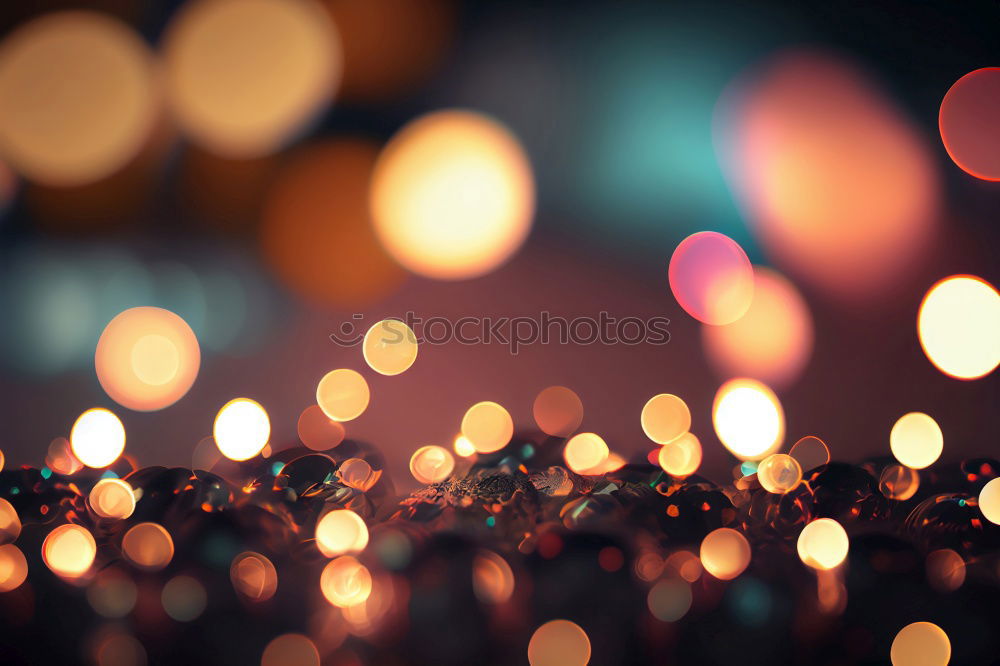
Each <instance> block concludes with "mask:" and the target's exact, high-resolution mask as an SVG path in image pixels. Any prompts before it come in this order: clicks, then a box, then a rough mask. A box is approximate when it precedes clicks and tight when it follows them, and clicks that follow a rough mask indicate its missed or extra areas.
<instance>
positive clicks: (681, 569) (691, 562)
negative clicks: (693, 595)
mask: <svg viewBox="0 0 1000 666" xmlns="http://www.w3.org/2000/svg"><path fill="white" fill-rule="evenodd" d="M663 565H664V567H665V568H667V569H670V570H673V572H674V573H676V574H677V575H678V576H680V577H681V578H683V579H684V580H686V581H687V582H689V583H693V582H695V581H697V580H698V579H699V578H701V572H702V570H703V568H702V566H701V560H700V559H698V556H697V555H695V554H694V553H692V552H691V551H689V550H678V551H676V552H673V553H671V554H670V557H668V558H667V559H666V560H665V561H664V563H663Z"/></svg>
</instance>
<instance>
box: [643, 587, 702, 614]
mask: <svg viewBox="0 0 1000 666" xmlns="http://www.w3.org/2000/svg"><path fill="white" fill-rule="evenodd" d="M692 600H693V596H692V594H691V585H690V584H688V582H687V581H685V580H683V579H681V578H664V579H663V580H660V581H658V582H657V583H656V585H654V586H653V587H651V588H649V593H648V594H647V595H646V605H647V606H648V607H649V612H650V613H652V614H653V617H655V618H656V619H657V620H659V621H660V622H676V621H677V620H679V619H681V618H682V617H684V615H685V614H686V613H687V612H688V610H689V609H690V608H691V601H692Z"/></svg>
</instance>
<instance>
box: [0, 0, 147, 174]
mask: <svg viewBox="0 0 1000 666" xmlns="http://www.w3.org/2000/svg"><path fill="white" fill-rule="evenodd" d="M155 81H156V77H155V76H154V73H153V62H152V57H151V54H150V52H149V48H148V47H147V46H146V45H145V43H144V42H143V40H142V38H141V37H140V36H139V35H137V34H136V33H135V32H134V31H133V30H131V29H130V28H129V27H128V26H126V25H125V24H123V23H121V22H120V21H117V20H115V19H112V18H110V17H108V16H106V15H104V14H103V13H98V12H89V11H67V12H55V13H51V14H47V15H44V16H42V17H41V18H38V19H35V20H33V21H31V22H29V23H27V24H25V25H23V26H21V27H20V28H18V29H17V30H16V31H14V32H13V33H12V34H10V35H8V36H7V37H6V38H5V39H4V41H3V45H2V47H0V153H2V154H3V156H4V159H5V160H7V161H8V162H9V164H10V165H11V166H13V167H14V168H15V169H17V170H18V171H20V172H21V173H23V174H24V175H26V176H27V177H28V178H30V179H32V180H34V181H37V182H40V183H45V184H47V185H55V186H73V185H83V184H87V183H92V182H94V181H96V180H99V179H101V178H104V177H105V176H109V175H111V174H112V173H113V172H115V171H117V170H119V169H120V168H122V167H124V166H125V165H126V163H128V162H129V161H130V160H131V159H132V158H133V157H135V156H136V155H137V154H138V153H139V151H140V149H141V148H142V146H143V144H145V143H146V141H147V139H148V138H149V136H150V134H151V131H152V128H153V125H154V123H155V121H156V117H157V113H158V110H157V103H158V94H157V91H156V84H155Z"/></svg>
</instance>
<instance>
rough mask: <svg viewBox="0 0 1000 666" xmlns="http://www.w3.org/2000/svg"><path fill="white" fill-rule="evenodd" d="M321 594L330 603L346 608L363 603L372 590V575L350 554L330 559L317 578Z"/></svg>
mask: <svg viewBox="0 0 1000 666" xmlns="http://www.w3.org/2000/svg"><path fill="white" fill-rule="evenodd" d="M319 586H320V590H321V591H322V592H323V596H324V597H326V600H327V601H329V602H330V603H331V604H332V605H334V606H337V607H339V608H347V607H349V606H356V605H357V604H360V603H364V602H365V601H366V600H367V599H368V596H369V595H370V594H371V592H372V575H371V573H370V572H369V571H368V569H367V568H366V567H365V566H364V565H363V564H361V563H360V562H358V561H357V560H356V559H354V558H353V557H351V556H350V555H343V556H341V557H338V558H337V559H335V560H330V562H329V564H327V565H326V566H325V567H324V568H323V573H322V574H321V575H320V579H319Z"/></svg>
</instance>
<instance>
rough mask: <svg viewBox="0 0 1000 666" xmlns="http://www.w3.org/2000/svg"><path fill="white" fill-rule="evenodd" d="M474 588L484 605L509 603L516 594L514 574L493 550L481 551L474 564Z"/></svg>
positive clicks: (505, 561)
mask: <svg viewBox="0 0 1000 666" xmlns="http://www.w3.org/2000/svg"><path fill="white" fill-rule="evenodd" d="M472 588H473V590H474V591H475V593H476V598H477V599H479V601H481V602H482V603H484V604H503V603H507V601H508V600H509V599H510V597H511V595H513V594H514V572H513V571H512V570H511V568H510V565H509V564H507V560H505V559H504V558H502V557H500V556H499V555H497V554H496V553H494V552H493V551H492V550H481V551H479V554H477V555H476V559H475V560H474V561H473V562H472Z"/></svg>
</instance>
